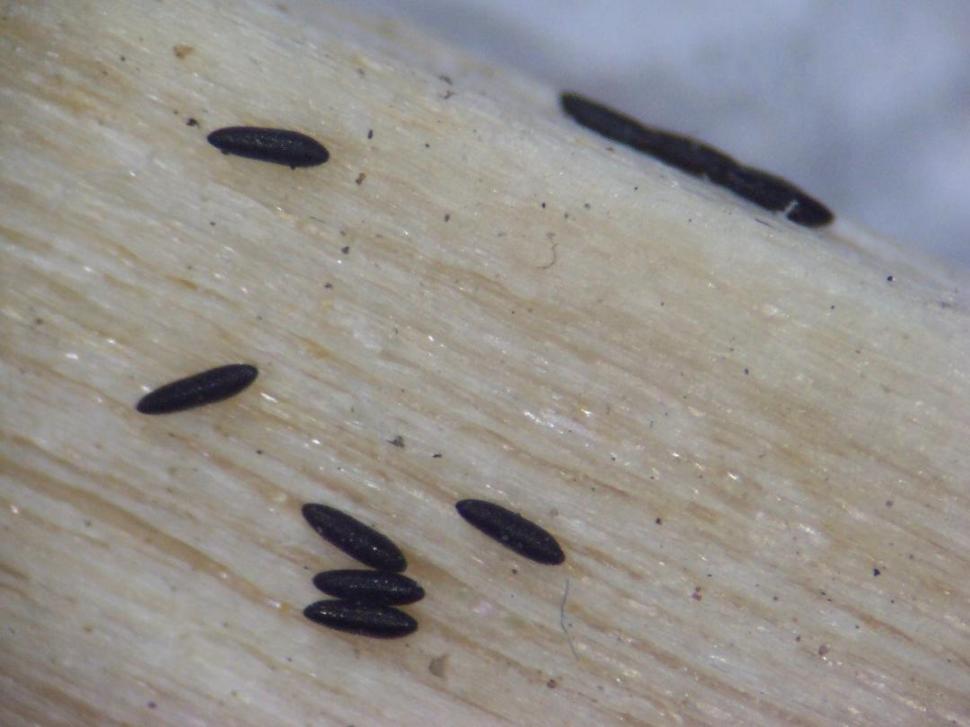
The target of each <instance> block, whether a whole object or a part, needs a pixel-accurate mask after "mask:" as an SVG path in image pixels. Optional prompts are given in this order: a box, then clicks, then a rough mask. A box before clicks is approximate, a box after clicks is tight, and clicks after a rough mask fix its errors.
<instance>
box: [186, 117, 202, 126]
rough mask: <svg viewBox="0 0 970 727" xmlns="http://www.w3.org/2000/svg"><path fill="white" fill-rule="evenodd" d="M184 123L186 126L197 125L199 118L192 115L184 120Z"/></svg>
mask: <svg viewBox="0 0 970 727" xmlns="http://www.w3.org/2000/svg"><path fill="white" fill-rule="evenodd" d="M185 125H186V126H198V125H199V120H198V119H197V118H195V117H194V116H190V117H189V118H188V119H186V120H185Z"/></svg>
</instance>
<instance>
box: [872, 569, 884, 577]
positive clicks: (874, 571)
mask: <svg viewBox="0 0 970 727" xmlns="http://www.w3.org/2000/svg"><path fill="white" fill-rule="evenodd" d="M881 573H882V571H881V570H879V569H878V568H873V569H872V575H873V577H876V576H878V575H880V574H881Z"/></svg>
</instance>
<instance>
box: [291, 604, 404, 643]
mask: <svg viewBox="0 0 970 727" xmlns="http://www.w3.org/2000/svg"><path fill="white" fill-rule="evenodd" d="M303 615H304V616H306V617H307V618H308V619H310V620H311V621H313V622H315V623H318V624H321V625H323V626H327V627H328V628H331V629H336V630H337V631H346V632H347V633H351V634H359V635H361V636H373V637H375V638H379V639H394V638H398V637H401V636H407V635H408V634H413V633H414V632H415V631H417V629H418V622H417V621H415V620H414V619H413V618H411V617H410V616H408V615H407V614H406V613H404V612H403V611H399V610H398V609H396V608H391V607H390V606H369V605H365V604H362V603H351V602H349V601H317V602H316V603H311V604H310V605H309V606H307V607H306V608H305V609H304V610H303Z"/></svg>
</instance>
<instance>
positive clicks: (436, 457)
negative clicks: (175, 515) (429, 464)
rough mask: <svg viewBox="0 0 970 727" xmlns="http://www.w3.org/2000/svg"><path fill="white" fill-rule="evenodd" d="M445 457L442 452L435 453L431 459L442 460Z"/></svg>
mask: <svg viewBox="0 0 970 727" xmlns="http://www.w3.org/2000/svg"><path fill="white" fill-rule="evenodd" d="M443 456H444V455H443V454H441V452H435V453H434V454H432V455H431V459H441V458H442V457H443Z"/></svg>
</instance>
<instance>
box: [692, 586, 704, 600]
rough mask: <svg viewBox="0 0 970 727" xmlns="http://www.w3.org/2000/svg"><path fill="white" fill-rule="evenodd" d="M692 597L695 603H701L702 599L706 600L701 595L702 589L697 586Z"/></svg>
mask: <svg viewBox="0 0 970 727" xmlns="http://www.w3.org/2000/svg"><path fill="white" fill-rule="evenodd" d="M690 597H691V598H693V599H694V600H695V601H700V600H701V599H702V598H704V596H702V595H701V587H700V586H695V588H694V592H693V593H692V594H690Z"/></svg>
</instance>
